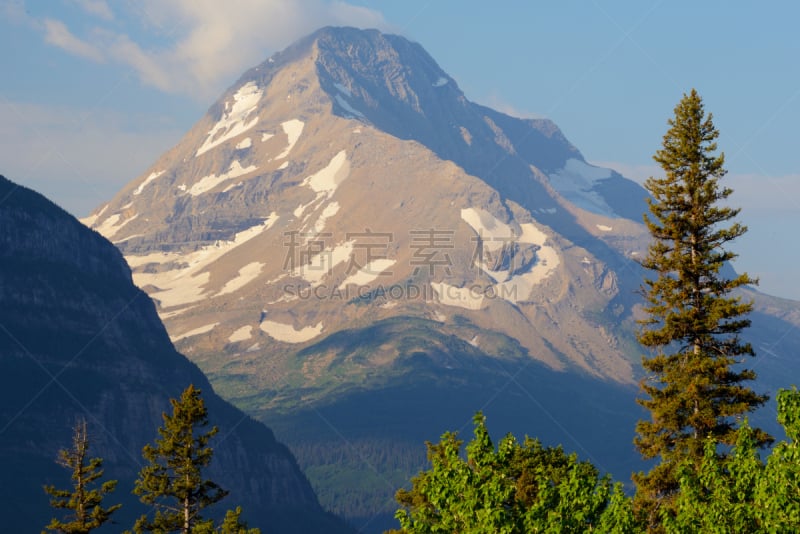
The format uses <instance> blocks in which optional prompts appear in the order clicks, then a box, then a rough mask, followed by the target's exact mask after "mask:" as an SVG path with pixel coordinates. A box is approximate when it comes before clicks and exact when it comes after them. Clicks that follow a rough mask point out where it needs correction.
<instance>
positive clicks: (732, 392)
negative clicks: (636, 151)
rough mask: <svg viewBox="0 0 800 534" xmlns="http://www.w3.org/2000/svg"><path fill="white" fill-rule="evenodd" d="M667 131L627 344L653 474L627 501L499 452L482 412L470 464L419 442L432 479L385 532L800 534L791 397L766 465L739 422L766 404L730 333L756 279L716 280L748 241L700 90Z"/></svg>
mask: <svg viewBox="0 0 800 534" xmlns="http://www.w3.org/2000/svg"><path fill="white" fill-rule="evenodd" d="M668 124H669V129H668V130H667V132H666V134H665V135H664V138H663V143H662V147H661V149H659V150H658V151H657V152H656V154H655V155H654V157H653V159H654V160H655V161H656V162H657V163H658V164H659V165H660V166H661V168H662V170H663V174H664V175H663V176H662V177H658V178H654V177H651V178H649V179H648V180H647V181H646V182H645V184H644V185H645V188H646V189H647V191H648V192H649V193H650V195H651V197H650V198H648V208H649V214H645V215H644V222H645V224H646V226H647V228H648V230H649V232H650V235H651V238H652V239H651V244H650V245H649V248H648V253H647V255H646V257H645V258H644V259H643V260H642V261H641V262H640V263H641V265H642V266H643V267H644V268H645V269H646V270H648V271H649V272H650V273H651V276H652V277H648V278H646V279H645V280H644V285H643V286H642V293H643V296H644V298H645V307H644V311H645V314H646V317H645V318H644V319H643V320H641V321H639V324H640V330H639V332H638V340H639V342H640V343H641V344H642V345H643V346H644V347H647V348H649V349H650V350H651V352H650V354H649V355H647V356H644V357H643V358H642V366H643V368H644V371H645V372H646V374H645V376H644V378H643V379H642V380H641V382H640V389H641V392H642V393H643V398H640V399H638V402H639V404H640V405H641V406H643V407H644V408H646V409H647V410H648V411H649V412H650V418H649V419H647V420H641V421H639V422H638V424H637V425H636V436H635V438H634V444H635V446H636V448H637V450H638V451H639V453H640V454H641V455H642V457H643V458H644V459H646V460H651V459H652V460H655V462H656V463H655V465H653V467H652V468H651V469H650V470H649V471H647V472H638V473H634V474H633V476H632V479H633V482H634V484H635V493H634V495H633V496H628V495H626V494H625V492H623V489H622V485H621V484H620V483H619V482H617V483H613V481H612V480H611V479H610V478H609V477H608V476H601V475H600V473H599V471H598V469H597V468H596V467H595V466H593V465H592V464H591V463H589V462H586V461H579V460H578V458H577V456H576V455H574V454H571V455H568V454H566V453H565V452H564V451H563V450H562V449H561V447H555V448H553V447H543V446H542V445H541V443H540V442H539V441H537V440H533V439H530V438H526V440H525V441H524V442H523V443H519V442H518V441H517V440H516V439H515V438H514V437H513V436H511V435H508V436H506V437H504V438H503V439H502V440H500V442H499V443H498V444H497V445H496V446H495V445H494V443H493V442H492V440H491V438H490V437H489V434H488V432H487V430H486V426H485V419H484V417H483V415H482V414H480V413H479V414H477V415H476V416H475V419H474V425H475V429H474V437H473V439H472V440H471V441H470V442H469V443H468V444H467V445H466V448H465V451H462V445H463V441H462V440H460V439H459V438H458V436H457V435H456V434H453V433H449V432H448V433H445V434H444V435H443V436H442V438H441V441H440V442H439V443H437V444H432V443H426V445H427V449H428V461H429V463H430V468H429V469H428V470H426V471H423V472H421V473H419V474H418V475H417V476H415V477H414V478H412V479H411V489H409V490H406V489H401V490H399V491H398V492H397V494H396V500H397V502H398V504H399V505H400V508H399V509H398V510H397V512H396V514H395V517H396V518H397V520H398V522H399V523H400V529H399V530H393V531H390V532H392V533H394V534H401V533H402V534H411V533H435V532H436V533H438V532H462V533H465V532H469V533H484V532H485V533H487V534H488V533H507V534H511V533H523V532H525V533H528V532H549V533H556V532H609V533H639V532H667V533H694V532H718V533H729V532H748V533H749V532H764V533H778V532H800V449H798V443H800V392H798V391H797V390H796V389H795V388H792V389H791V390H781V391H780V392H779V393H778V395H777V404H778V422H779V423H780V424H781V425H782V426H783V428H784V430H785V432H786V436H787V440H786V441H782V442H780V443H779V444H777V445H776V446H774V447H773V448H772V449H771V452H770V454H769V456H768V457H767V458H766V460H762V458H761V456H760V452H759V451H760V450H762V449H763V448H764V447H766V446H767V445H770V444H772V443H773V441H774V440H773V438H772V436H770V435H769V434H767V433H766V432H764V431H763V430H761V429H759V428H751V427H750V425H749V424H748V421H747V418H746V415H747V414H748V413H750V412H752V411H754V410H756V409H757V408H759V407H760V406H762V405H763V404H764V403H765V402H766V401H767V400H768V398H767V396H766V395H762V394H759V393H756V392H755V391H753V389H752V388H751V387H750V386H749V385H748V383H749V382H751V381H752V380H754V379H755V378H756V373H755V372H754V371H753V370H752V369H749V368H747V367H745V366H744V364H745V362H746V358H747V357H752V356H754V351H753V348H752V346H751V345H750V344H749V343H747V342H745V341H743V340H742V338H741V333H742V332H743V331H744V330H745V329H746V328H747V327H749V326H750V320H749V319H748V318H747V315H748V313H749V312H750V311H752V308H753V304H752V302H744V301H742V299H741V298H740V297H739V296H737V295H736V293H735V290H736V289H738V288H741V287H742V286H746V285H755V284H757V280H754V279H752V278H751V277H750V276H748V275H747V274H746V273H745V274H740V275H737V276H735V277H733V278H727V277H726V276H724V275H723V271H722V268H723V266H724V265H725V264H726V263H727V262H729V261H731V260H733V259H734V258H736V256H737V255H736V254H735V253H734V252H733V251H732V250H731V249H730V247H729V245H730V243H731V242H732V241H733V240H735V239H736V238H738V237H740V236H741V235H742V234H744V233H745V232H746V231H747V228H746V227H745V226H743V225H741V224H740V223H738V222H735V220H734V219H735V218H736V216H737V215H738V214H739V209H735V208H731V207H728V206H725V205H724V204H723V201H725V200H726V199H727V198H728V197H729V196H730V194H731V193H732V190H731V189H730V188H729V187H725V186H723V185H722V184H721V179H722V178H723V177H724V175H725V173H726V171H725V169H724V161H725V159H724V154H722V153H720V154H719V155H717V142H716V140H717V138H718V136H719V132H718V131H717V129H716V127H715V126H714V123H713V117H712V115H711V114H710V113H708V114H706V112H705V109H704V106H703V102H702V99H701V97H700V96H699V95H698V93H697V91H695V90H692V91H691V92H690V93H689V94H684V95H683V98H682V99H681V101H680V102H679V103H678V105H677V106H676V107H675V110H674V116H673V117H672V118H671V119H670V120H669V121H668ZM464 453H466V454H464Z"/></svg>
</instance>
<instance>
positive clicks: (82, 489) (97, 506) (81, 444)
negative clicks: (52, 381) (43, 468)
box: [44, 419, 122, 534]
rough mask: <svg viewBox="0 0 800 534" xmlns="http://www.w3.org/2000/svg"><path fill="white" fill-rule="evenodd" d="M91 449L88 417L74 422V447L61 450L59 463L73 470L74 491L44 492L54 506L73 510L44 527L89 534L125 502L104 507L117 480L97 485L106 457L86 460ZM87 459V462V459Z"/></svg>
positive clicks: (68, 533)
mask: <svg viewBox="0 0 800 534" xmlns="http://www.w3.org/2000/svg"><path fill="white" fill-rule="evenodd" d="M88 452H89V435H88V433H87V430H86V420H84V419H81V420H80V421H78V423H77V424H76V425H75V429H74V432H73V435H72V448H71V449H69V450H66V449H62V450H60V451H59V453H58V456H59V457H58V460H57V462H58V464H59V465H62V466H63V467H66V468H67V469H71V470H72V482H73V489H72V490H60V489H56V488H55V486H45V488H44V491H45V492H46V493H47V494H48V495H50V496H51V497H52V499H50V505H51V506H52V507H53V508H59V509H68V510H72V514H71V517H70V518H69V519H68V520H66V521H62V520H60V519H56V518H53V519H52V520H51V521H50V524H48V525H47V526H46V527H45V528H46V529H47V530H49V531H52V532H60V533H63V534H86V533H88V532H91V531H92V530H93V529H96V528H99V527H100V526H102V525H103V524H104V523H106V522H107V521H109V520H110V519H111V514H113V513H114V512H115V511H117V510H118V509H119V508H120V507H121V506H122V505H121V504H115V505H113V506H109V507H108V508H103V506H102V504H103V498H104V497H105V496H106V495H107V494H108V493H111V492H112V491H114V488H115V487H116V485H117V481H116V480H109V481H107V482H103V483H102V484H100V487H99V488H98V487H95V481H97V480H98V479H99V478H100V477H102V476H103V469H102V466H103V460H102V459H101V458H92V459H87V455H88ZM87 460H88V461H87Z"/></svg>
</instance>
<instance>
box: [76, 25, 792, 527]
mask: <svg viewBox="0 0 800 534" xmlns="http://www.w3.org/2000/svg"><path fill="white" fill-rule="evenodd" d="M646 196H647V193H646V192H645V190H644V189H642V188H641V187H640V186H639V185H637V184H636V183H634V182H632V181H630V180H627V179H625V178H624V177H622V176H620V175H619V174H617V173H615V172H614V171H611V170H608V169H603V168H599V167H596V166H593V165H591V164H589V163H588V162H586V161H585V159H584V158H583V156H582V155H581V153H580V151H579V150H578V149H577V148H576V147H574V146H573V145H572V144H571V143H570V142H569V141H568V140H567V139H566V137H565V136H564V135H563V133H562V132H561V131H560V130H559V128H558V127H557V126H556V125H555V124H554V123H553V122H551V121H549V120H546V119H519V118H515V117H511V116H509V115H506V114H503V113H500V112H497V111H495V110H492V109H490V108H487V107H485V106H481V105H478V104H475V103H473V102H470V101H469V100H468V99H467V98H466V97H465V96H464V94H463V93H462V92H461V90H460V89H459V88H458V85H457V84H456V82H455V80H453V79H452V78H451V77H450V76H448V75H447V73H446V72H444V71H443V70H442V69H441V68H440V67H439V66H438V65H437V64H436V62H435V61H434V60H433V58H431V57H430V56H429V55H428V54H427V53H426V52H425V50H424V49H423V48H422V47H421V46H419V45H418V44H416V43H412V42H410V41H408V40H406V39H404V38H403V37H399V36H396V35H386V34H382V33H380V32H378V31H374V30H356V29H352V28H324V29H322V30H319V31H317V32H316V33H314V34H312V35H310V36H308V37H307V38H305V39H302V40H301V41H299V42H297V43H296V44H294V45H293V46H291V47H289V48H288V49H286V50H285V51H282V52H280V53H277V54H275V55H273V56H272V57H270V58H269V59H267V60H266V61H265V62H264V63H262V64H261V65H258V66H256V67H254V68H253V69H250V70H249V71H247V72H246V73H245V74H244V75H243V76H242V77H241V78H240V79H239V80H238V81H237V82H236V83H235V84H234V85H233V86H232V87H231V88H230V89H229V90H228V91H227V92H226V93H225V94H224V95H222V97H221V98H220V99H219V100H218V101H217V102H216V103H215V104H214V105H213V106H212V107H211V108H210V109H209V111H208V113H207V114H206V115H205V116H204V117H203V118H202V119H201V120H200V121H199V122H198V123H197V124H196V125H195V126H194V127H193V128H192V129H191V130H190V131H189V132H188V133H187V134H186V136H185V137H184V138H183V139H182V140H181V141H180V142H179V143H178V144H177V145H176V146H175V147H174V148H172V149H171V150H169V151H168V152H166V153H165V154H164V155H163V156H162V157H161V158H159V160H158V161H156V162H155V163H154V164H153V166H152V167H151V168H149V169H148V170H147V171H146V172H145V173H144V174H143V175H142V176H141V177H139V178H137V179H136V180H134V181H133V182H131V183H130V184H129V185H128V186H126V187H125V188H123V189H122V190H121V191H120V192H119V193H118V194H117V195H116V196H115V197H114V198H113V199H112V200H111V201H110V202H109V203H107V204H105V205H103V206H101V207H100V208H98V209H97V210H95V212H94V213H93V214H92V215H91V216H90V217H88V218H87V219H85V220H84V222H85V223H86V224H87V225H90V226H91V227H92V228H95V229H96V230H97V231H99V232H101V233H102V234H103V235H105V236H107V237H108V238H109V239H111V240H112V241H113V242H114V243H115V244H116V245H117V247H118V248H119V249H120V250H121V251H122V252H123V253H124V255H125V258H126V260H127V261H128V263H129V265H130V266H131V267H132V269H133V278H134V282H135V283H136V284H137V285H139V286H140V287H141V288H142V289H144V290H145V291H146V292H147V293H148V294H149V295H150V297H151V298H152V299H153V300H154V301H155V302H156V305H157V309H158V313H159V315H160V316H161V318H162V320H163V321H164V323H165V325H166V328H167V330H168V332H169V333H170V336H171V338H172V339H173V341H174V342H175V343H176V345H177V347H178V348H179V349H180V350H181V351H182V352H183V353H185V354H186V355H187V356H188V357H189V358H191V359H192V360H193V361H194V362H196V363H197V364H198V365H199V366H200V367H201V368H202V369H203V371H204V372H206V373H207V374H208V376H209V377H210V379H211V381H212V382H213V383H214V385H215V387H217V388H218V390H219V391H220V392H221V394H223V395H224V396H225V397H226V398H227V399H229V400H231V401H232V402H234V403H235V404H237V405H238V406H239V407H241V408H243V409H245V410H246V411H247V412H248V413H250V414H252V415H254V416H256V417H257V418H259V419H261V420H263V421H267V422H268V423H269V424H270V425H272V426H273V428H275V430H276V432H277V433H278V435H279V436H280V437H281V438H282V439H285V440H286V441H287V443H288V444H289V445H290V447H291V448H292V449H293V451H294V452H295V454H297V456H298V460H299V461H300V463H301V465H302V467H303V468H304V469H305V472H306V473H307V474H308V476H309V477H310V479H311V480H312V483H313V484H314V486H315V489H316V490H317V491H318V494H319V495H320V499H321V500H322V501H323V503H325V504H327V505H329V506H332V507H333V509H334V510H336V511H338V512H341V513H344V514H346V515H347V516H348V517H349V518H350V519H351V520H352V521H354V522H356V523H357V524H358V525H360V526H361V527H362V528H364V529H365V530H374V529H376V525H378V524H380V525H383V524H384V523H381V521H382V519H380V518H378V519H376V518H375V517H376V516H375V514H376V513H378V512H381V513H384V514H389V513H390V512H391V510H392V509H393V506H394V505H393V501H392V494H393V492H394V489H396V488H397V487H398V486H399V485H400V484H402V483H403V482H404V481H406V480H407V479H408V475H409V474H410V473H413V472H414V470H415V469H418V468H419V467H420V466H421V465H423V463H424V448H422V446H421V443H422V441H423V440H425V439H436V438H437V437H438V436H439V434H441V433H442V432H443V431H444V430H447V429H458V428H459V427H460V426H462V425H464V426H468V425H469V421H470V417H471V415H472V413H474V411H476V410H478V409H483V410H484V411H485V412H486V413H487V415H488V419H489V424H490V426H492V425H497V426H496V428H498V429H499V431H500V432H501V433H503V432H506V431H509V430H511V431H514V432H515V433H518V434H520V435H522V434H525V433H527V434H531V435H536V436H538V437H541V438H542V439H544V440H545V441H547V442H552V443H563V444H564V445H565V447H567V448H568V449H570V450H573V449H574V450H577V451H578V452H579V453H580V454H582V455H584V456H586V457H589V458H590V459H592V460H593V461H595V463H596V464H597V465H599V466H600V467H601V468H602V469H604V470H608V471H612V472H615V473H616V474H617V475H618V476H619V477H620V478H621V479H626V478H627V476H628V474H629V473H630V471H631V469H633V468H636V467H637V466H638V464H637V463H636V460H635V458H636V454H635V452H634V450H633V446H632V444H631V439H632V436H633V425H634V422H635V420H636V419H638V418H639V417H640V415H641V414H640V413H639V412H638V410H637V408H636V407H635V406H636V405H635V402H634V398H635V396H636V394H637V391H636V386H635V384H636V381H637V380H638V378H639V376H640V373H641V368H640V366H639V361H640V354H641V352H640V351H641V349H640V348H639V346H638V344H637V343H636V341H635V335H634V332H635V318H636V313H637V306H638V305H639V302H640V299H639V296H638V294H637V290H638V288H639V287H640V285H641V280H642V277H643V275H644V273H643V271H642V269H641V268H640V267H639V265H638V263H637V262H636V258H637V256H638V255H640V254H641V253H642V251H643V250H644V249H645V248H646V245H647V239H648V233H647V231H646V229H645V228H644V226H643V225H642V224H641V215H642V213H644V212H645V211H646V203H645V198H646ZM752 294H753V295H755V296H756V297H757V299H758V301H759V309H760V310H761V311H760V312H759V314H756V315H757V316H756V317H754V318H755V319H756V322H757V323H758V324H761V325H763V329H762V332H763V334H762V337H760V338H758V339H757V340H756V342H755V343H754V344H755V346H756V347H757V348H758V347H760V346H767V345H766V344H770V345H768V349H767V350H768V352H765V354H770V352H769V351H771V353H772V354H774V355H775V357H774V358H773V357H772V356H769V357H766V358H762V359H761V360H759V365H760V367H761V369H759V371H761V370H763V371H765V374H766V375H767V376H774V378H775V379H776V380H782V378H781V376H782V372H775V373H773V372H772V369H776V368H780V367H781V366H782V365H789V367H790V368H792V369H794V368H795V367H794V366H793V365H794V364H792V363H791V362H788V363H787V361H784V360H782V358H785V357H784V356H783V354H791V352H782V351H783V350H793V348H794V347H798V346H800V339H798V336H797V334H796V329H795V328H794V326H796V325H797V324H798V322H800V321H798V313H797V310H798V307H797V304H796V303H791V302H782V303H778V301H776V300H775V299H772V298H770V297H767V296H763V295H760V294H757V293H754V292H752ZM777 310H780V311H777ZM776 332H783V333H784V334H783V335H782V336H777V335H775V336H774V337H773V335H774V334H775V333H776ZM777 339H779V340H780V343H781V347H776V346H775V345H774V343H775V340H777ZM776 366H777V367H776ZM781 369H782V371H785V369H783V368H781ZM783 376H785V375H783ZM774 383H778V382H770V381H762V386H763V387H766V388H767V389H768V390H773V389H771V388H773V385H774ZM384 518H385V516H384ZM387 524H388V523H387Z"/></svg>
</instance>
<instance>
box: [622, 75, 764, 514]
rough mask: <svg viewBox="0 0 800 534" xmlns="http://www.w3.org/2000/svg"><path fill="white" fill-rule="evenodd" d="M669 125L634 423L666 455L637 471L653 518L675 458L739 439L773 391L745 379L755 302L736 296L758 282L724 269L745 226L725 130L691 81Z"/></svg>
mask: <svg viewBox="0 0 800 534" xmlns="http://www.w3.org/2000/svg"><path fill="white" fill-rule="evenodd" d="M669 126H670V128H669V130H668V131H667V133H666V135H665V136H664V142H663V147H662V148H661V149H660V150H659V151H658V152H656V154H655V156H654V158H653V159H655V161H656V162H658V163H659V164H660V165H661V167H662V169H663V170H664V174H665V176H664V177H663V178H652V177H651V178H650V179H648V180H647V181H646V183H645V187H646V188H647V190H648V191H649V192H650V194H651V195H652V199H648V204H649V209H650V215H649V216H648V215H645V217H644V219H645V223H646V224H647V227H648V228H649V230H650V233H651V235H652V243H651V245H650V248H649V251H648V255H647V257H646V258H645V259H644V260H643V261H642V265H643V266H644V267H645V268H647V269H649V270H651V271H652V272H653V273H654V274H655V275H656V276H655V278H653V279H647V280H645V287H644V288H643V289H644V293H645V297H646V301H647V304H646V306H645V311H646V313H647V314H648V317H647V318H646V319H644V320H643V321H641V325H642V329H641V331H640V332H639V341H640V342H641V343H642V345H644V346H646V347H650V348H652V349H653V350H654V353H655V355H653V356H651V357H645V358H643V366H644V368H645V370H646V371H647V372H648V375H647V376H646V377H645V378H644V379H643V380H642V382H641V388H642V390H643V391H644V393H645V394H646V395H647V397H649V398H645V399H640V400H639V403H640V404H641V405H642V406H644V407H645V408H647V409H648V410H649V411H650V420H643V421H639V423H638V424H637V426H636V432H637V436H636V438H635V444H636V446H637V448H638V449H639V451H640V452H641V454H642V456H643V457H644V458H646V459H650V458H656V457H659V458H660V463H658V464H657V465H656V466H655V467H653V468H652V470H650V472H648V473H637V474H635V475H634V482H635V483H636V485H637V506H638V507H639V510H640V511H644V513H646V514H647V515H648V516H649V517H650V519H651V520H653V519H654V518H655V515H656V514H655V512H656V509H657V508H659V507H660V506H661V505H664V504H668V503H670V502H671V501H672V499H673V497H674V494H675V492H676V491H677V489H678V487H679V480H678V467H679V466H680V465H681V464H682V463H684V461H685V460H687V459H688V460H691V462H690V463H692V464H693V465H699V464H700V462H701V461H702V458H703V447H704V445H703V444H704V440H705V439H706V438H709V437H710V438H712V439H714V440H715V441H716V442H719V443H722V444H726V445H733V444H734V443H735V442H736V432H737V425H738V419H739V417H738V416H741V415H742V414H746V413H747V412H750V411H752V410H754V409H755V408H757V407H758V406H761V405H762V404H763V403H764V402H765V401H766V399H767V397H766V396H764V395H759V394H756V393H755V392H753V391H752V390H751V389H750V388H749V387H748V386H747V385H746V382H748V381H750V380H753V379H754V378H755V376H756V375H755V372H754V371H752V370H750V369H746V368H742V367H740V365H739V364H741V363H742V362H743V360H744V357H746V356H753V354H754V353H753V349H752V347H751V346H750V344H748V343H745V342H743V341H742V340H741V339H740V333H741V332H742V330H743V329H745V328H747V327H748V326H749V325H750V321H749V320H748V319H747V318H746V316H747V314H748V313H749V312H750V311H751V309H752V303H751V302H743V301H742V300H741V299H740V298H739V297H736V296H733V295H732V292H733V291H734V290H735V289H736V288H739V287H742V286H744V285H748V284H755V283H756V281H755V280H753V279H752V278H750V277H749V276H748V275H747V274H741V275H738V276H736V277H734V278H726V276H725V275H724V274H723V273H722V267H723V265H724V264H725V263H726V262H728V261H730V260H732V259H734V258H735V257H736V256H737V255H736V254H735V253H733V252H731V251H730V250H729V249H728V248H727V246H728V244H729V243H730V242H731V241H733V240H734V239H736V238H737V237H739V236H741V235H742V234H744V233H745V232H746V230H747V228H746V227H745V226H742V225H741V224H739V223H736V222H733V221H732V219H734V218H735V217H736V215H737V214H738V213H739V209H734V208H730V207H727V206H723V205H721V201H724V200H725V199H727V198H728V196H729V195H730V194H731V193H732V190H731V189H730V188H727V187H723V186H721V185H720V179H721V178H722V177H723V176H724V175H725V172H726V171H725V170H724V168H723V164H724V155H723V154H719V155H715V152H716V150H717V143H716V139H717V137H718V136H719V132H718V131H717V129H716V128H715V127H714V123H713V122H712V115H711V114H710V113H709V114H708V115H706V114H705V111H704V108H703V102H702V99H701V98H700V96H699V95H698V94H697V91H695V90H694V89H693V90H692V91H691V93H690V94H688V95H686V94H684V96H683V99H682V100H681V101H680V103H679V104H678V105H677V106H676V107H675V116H674V118H672V119H670V120H669ZM754 440H755V442H756V443H757V444H759V445H762V444H765V443H767V442H769V441H770V440H771V438H770V437H769V436H768V435H767V434H766V433H764V432H763V431H761V430H758V429H756V430H755V432H754Z"/></svg>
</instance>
